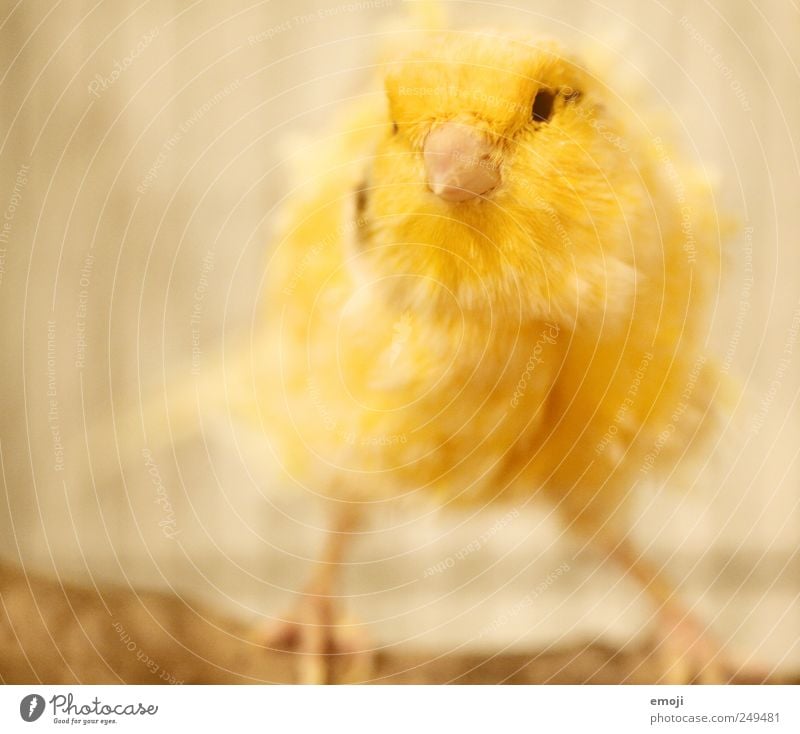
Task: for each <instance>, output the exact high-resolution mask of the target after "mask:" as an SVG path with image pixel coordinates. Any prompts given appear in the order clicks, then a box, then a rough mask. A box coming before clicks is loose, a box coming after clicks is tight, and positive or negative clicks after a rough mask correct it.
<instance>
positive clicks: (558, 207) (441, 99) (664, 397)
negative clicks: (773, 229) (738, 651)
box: [254, 32, 724, 681]
mask: <svg viewBox="0 0 800 734" xmlns="http://www.w3.org/2000/svg"><path fill="white" fill-rule="evenodd" d="M385 87H386V97H387V98H388V108H387V105H386V100H385V99H383V98H381V100H380V101H377V100H376V97H375V96H374V95H373V96H369V95H368V96H367V97H366V100H367V101H365V102H363V103H359V104H357V105H355V107H354V109H353V110H352V111H351V113H350V115H349V116H348V117H346V118H345V120H344V121H343V122H342V124H341V125H340V127H339V128H338V129H337V130H336V131H335V132H334V133H333V134H331V135H330V136H329V137H328V138H327V139H326V140H324V141H322V142H320V143H319V144H317V145H314V146H311V147H310V148H309V151H308V152H307V153H306V155H304V156H302V160H303V161H304V163H305V165H303V166H301V167H300V176H299V179H298V181H297V182H296V184H295V187H294V188H293V190H292V191H291V192H290V194H289V196H288V200H289V202H290V203H289V204H288V206H287V210H286V216H285V219H284V221H283V223H282V227H281V231H280V234H279V236H278V239H277V242H276V246H275V248H274V249H273V250H272V251H271V252H270V257H269V261H268V267H267V286H266V297H265V300H266V305H265V308H266V321H267V335H266V337H265V338H264V339H263V340H260V341H259V342H258V353H257V354H256V355H255V357H254V362H255V363H256V364H259V365H260V367H261V368H262V372H261V374H260V375H259V377H260V379H257V380H255V384H256V385H257V386H258V391H259V397H258V399H257V400H255V401H254V403H255V404H256V405H257V406H258V409H259V412H260V420H261V424H262V425H263V426H265V427H266V428H267V430H268V432H269V434H270V437H271V440H272V442H273V447H274V449H275V452H276V455H277V456H278V457H279V459H280V460H281V461H282V463H283V465H284V466H285V468H286V470H287V472H288V473H289V474H290V475H291V477H292V478H293V479H294V480H295V481H296V482H298V483H300V484H302V485H304V486H305V487H306V488H307V490H308V491H310V492H312V493H315V494H320V495H327V496H329V497H331V498H333V499H334V500H337V501H338V502H336V503H335V504H336V505H337V506H339V507H342V506H343V507H345V508H353V507H355V508H359V509H361V510H362V511H363V510H364V509H368V508H370V507H372V506H374V504H376V503H380V502H382V501H384V500H396V499H398V498H405V497H414V496H417V497H426V498H431V497H436V498H438V499H439V500H440V501H441V503H442V504H443V505H446V506H451V505H458V504H464V503H473V504H477V505H478V506H482V505H487V504H489V503H494V502H503V501H505V502H513V503H515V504H516V505H517V506H523V505H525V504H528V503H529V502H531V501H533V500H535V499H545V500H547V501H548V502H549V503H550V504H551V505H552V506H554V507H556V508H557V510H558V512H559V514H560V516H561V518H562V520H563V522H564V525H565V527H569V528H573V529H576V530H578V531H579V532H580V533H582V534H583V536H584V538H587V539H589V540H590V543H589V545H591V546H592V547H594V548H596V549H597V550H599V551H600V553H601V554H603V555H612V556H614V557H615V558H616V559H617V560H618V561H619V562H620V563H621V564H622V566H623V567H624V568H625V570H626V571H627V572H628V573H629V574H630V576H631V577H633V578H635V579H637V580H638V581H639V582H640V583H641V584H642V586H643V588H645V589H646V590H647V591H648V593H649V595H650V596H651V598H652V599H653V600H654V601H655V602H656V603H657V604H658V609H659V619H660V620H661V627H662V633H663V640H664V641H665V642H664V644H662V645H660V647H659V650H660V652H662V653H665V659H666V660H667V663H666V665H665V670H666V671H667V672H668V675H667V679H671V680H673V681H675V680H690V679H692V678H693V677H694V676H696V675H702V676H704V677H705V679H706V680H721V679H724V674H723V673H720V669H721V668H720V666H719V656H718V654H717V651H716V648H715V647H714V646H713V645H711V644H709V643H708V641H707V639H706V636H705V630H704V627H703V625H702V624H698V623H696V622H695V621H694V620H693V618H692V616H691V615H690V614H687V613H686V612H685V609H684V608H683V607H682V606H681V605H680V604H679V603H678V602H677V600H676V598H675V595H674V593H673V591H672V587H671V585H670V584H669V583H668V582H666V581H664V579H662V578H661V574H660V572H659V571H658V569H655V568H653V567H652V566H651V565H649V564H648V563H647V562H646V561H645V560H644V559H643V558H642V557H641V555H640V554H639V553H638V552H637V551H636V550H635V549H634V548H633V547H632V546H631V544H630V543H629V541H628V540H627V538H626V536H627V533H628V530H629V529H630V527H631V525H632V524H633V522H634V521H635V518H634V517H632V515H631V513H630V507H631V505H630V503H629V502H628V499H629V498H631V497H634V496H636V494H637V492H638V490H639V487H640V485H641V483H642V480H649V479H650V478H652V477H654V476H656V475H657V474H658V473H659V472H660V471H661V470H663V469H666V470H667V473H668V474H669V473H670V472H671V471H672V470H673V469H674V468H675V467H676V466H677V465H678V464H680V463H682V460H683V457H684V456H685V455H687V456H690V455H692V454H694V455H697V453H698V452H697V447H698V444H699V441H700V438H701V437H703V436H705V435H707V434H709V433H710V432H709V431H708V430H707V429H708V427H709V425H711V424H712V423H713V421H709V419H708V418H709V415H711V414H712V413H713V412H714V408H715V405H716V404H717V403H718V393H719V392H720V381H719V379H718V377H719V374H718V371H717V370H716V368H715V366H714V364H713V361H712V360H711V359H709V358H707V357H706V355H705V354H704V342H705V337H706V332H707V329H708V324H709V310H710V307H711V306H712V305H713V302H714V298H715V295H716V289H717V285H718V280H719V271H720V268H719V264H720V251H721V245H720V237H719V231H720V227H719V224H718V222H717V219H716V214H715V206H714V198H713V194H712V191H711V189H710V187H709V186H708V184H707V183H705V182H704V181H703V180H702V178H701V177H699V176H697V175H696V174H695V173H693V172H692V171H691V169H690V168H689V167H688V166H686V165H685V164H683V163H682V162H681V161H680V160H679V158H678V157H677V155H676V154H675V153H674V152H673V151H672V148H671V147H670V146H669V145H668V144H666V143H664V142H662V140H661V135H662V133H661V131H660V130H661V128H662V126H661V125H658V126H657V128H653V127H651V126H649V124H648V121H647V120H646V119H644V118H642V117H640V115H639V113H638V112H637V108H636V106H635V103H636V102H637V100H623V99H621V98H620V97H619V96H617V95H615V94H614V93H612V91H611V89H610V88H609V87H608V86H607V85H606V84H604V83H603V82H602V81H601V79H600V78H599V77H598V76H593V75H592V74H591V73H590V72H588V71H586V70H585V69H583V68H582V67H581V66H580V65H579V64H578V63H576V62H574V61H572V60H571V59H570V58H568V56H567V55H566V54H565V53H564V52H563V51H561V50H559V49H558V48H557V47H556V46H554V45H551V44H536V43H532V42H529V41H527V40H525V39H520V38H517V37H510V36H501V35H496V34H488V33H465V32H458V33H456V32H453V33H441V34H436V35H429V34H426V36H425V38H424V39H423V41H422V43H420V44H419V46H418V47H417V48H416V49H415V50H412V51H411V52H410V53H404V54H402V55H401V56H400V58H399V59H398V60H397V61H396V62H395V63H394V64H392V65H390V66H389V67H388V70H387V73H386V76H385ZM362 514H363V512H362ZM339 517H340V519H339V520H338V521H337V523H336V524H334V531H335V532H334V533H333V534H332V535H331V542H330V543H329V545H328V546H327V550H326V554H325V557H324V559H323V560H324V562H323V563H322V564H320V566H319V571H318V573H317V574H316V575H315V578H314V581H313V582H312V584H311V585H310V586H309V587H307V590H306V592H305V594H304V596H303V597H302V599H303V602H302V603H301V604H300V607H299V610H298V611H297V613H296V614H295V615H293V617H292V619H290V620H289V621H288V622H287V625H288V626H286V627H284V628H282V632H281V636H279V638H278V639H281V640H284V641H285V640H293V641H294V643H295V644H296V645H297V646H298V647H299V649H300V650H302V651H305V652H307V653H309V660H311V661H312V665H311V667H310V668H309V669H308V670H307V671H306V673H305V674H304V675H303V676H302V678H303V679H304V680H316V681H320V680H325V679H326V675H325V672H324V664H323V663H322V661H323V660H324V655H325V654H326V653H327V652H330V651H331V650H335V649H339V650H341V649H352V648H353V647H354V644H353V641H352V639H350V640H349V641H347V640H346V641H345V642H344V643H341V640H339V641H338V642H337V641H336V640H335V639H334V638H336V637H337V634H338V633H341V634H345V633H346V632H347V631H348V630H350V629H351V627H350V626H348V625H345V626H341V625H339V624H337V617H336V616H335V614H334V612H333V610H332V607H331V602H332V599H333V598H334V596H335V592H334V589H333V576H332V574H333V571H334V570H335V568H336V567H337V566H338V565H339V564H341V563H342V560H343V555H342V547H341V541H342V539H343V538H344V537H346V536H347V535H348V534H350V533H352V531H353V525H352V522H351V520H350V519H347V513H345V515H341V514H340V516H339ZM298 622H299V623H300V625H299V626H298V624H297V623H298ZM337 631H338V633H337ZM298 633H299V634H298ZM286 635H288V637H287V636H286ZM270 639H273V638H272V637H270ZM298 641H299V642H298ZM357 646H358V645H355V647H357Z"/></svg>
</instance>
